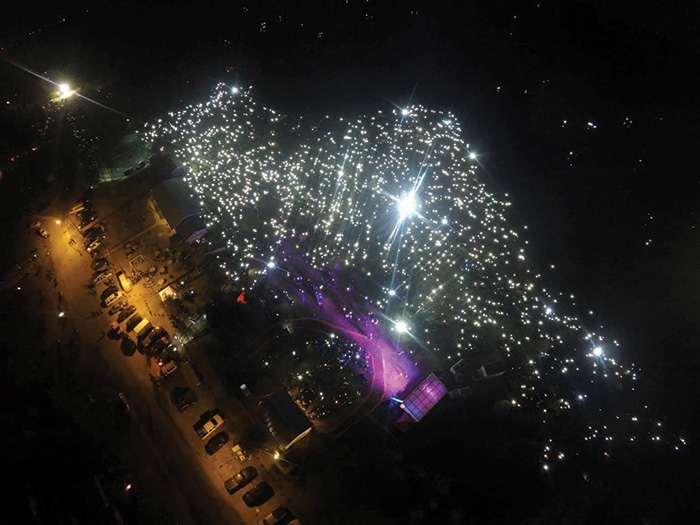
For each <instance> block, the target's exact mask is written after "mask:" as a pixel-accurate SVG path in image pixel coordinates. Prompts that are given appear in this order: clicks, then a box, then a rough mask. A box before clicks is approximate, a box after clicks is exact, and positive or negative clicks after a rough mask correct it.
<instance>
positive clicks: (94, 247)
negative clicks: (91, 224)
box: [86, 239, 102, 253]
mask: <svg viewBox="0 0 700 525" xmlns="http://www.w3.org/2000/svg"><path fill="white" fill-rule="evenodd" d="M101 245H102V241H100V240H99V239H97V240H95V241H92V242H91V243H90V246H88V247H87V248H86V250H87V252H88V253H91V252H94V251H95V250H97V248H99V247H100V246H101Z"/></svg>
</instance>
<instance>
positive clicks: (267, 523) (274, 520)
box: [259, 505, 294, 525]
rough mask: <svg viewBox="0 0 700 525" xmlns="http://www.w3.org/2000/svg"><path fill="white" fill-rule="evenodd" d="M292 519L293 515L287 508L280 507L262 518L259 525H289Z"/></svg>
mask: <svg viewBox="0 0 700 525" xmlns="http://www.w3.org/2000/svg"><path fill="white" fill-rule="evenodd" d="M293 519H294V514H292V512H291V511H290V510H289V509H288V508H287V507H284V506H282V505H280V506H279V507H277V508H276V509H275V510H273V511H272V512H271V513H270V514H268V515H267V516H266V517H265V518H263V519H262V520H261V521H260V524H259V525H289V522H290V521H292V520H293Z"/></svg>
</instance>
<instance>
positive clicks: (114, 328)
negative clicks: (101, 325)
mask: <svg viewBox="0 0 700 525" xmlns="http://www.w3.org/2000/svg"><path fill="white" fill-rule="evenodd" d="M109 329H110V331H111V332H112V333H114V334H115V335H119V336H120V335H122V334H123V333H124V329H123V328H122V327H121V326H119V323H115V322H112V324H111V325H110V327H109Z"/></svg>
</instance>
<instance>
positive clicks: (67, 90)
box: [58, 83, 75, 100]
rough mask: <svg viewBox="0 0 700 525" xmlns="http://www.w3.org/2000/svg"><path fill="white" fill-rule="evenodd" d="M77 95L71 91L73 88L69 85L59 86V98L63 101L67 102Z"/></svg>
mask: <svg viewBox="0 0 700 525" xmlns="http://www.w3.org/2000/svg"><path fill="white" fill-rule="evenodd" d="M74 94H75V91H74V90H72V89H71V87H70V86H69V85H68V84H65V83H64V84H59V85H58V98H60V99H61V100H65V99H67V98H70V97H71V96H73V95H74Z"/></svg>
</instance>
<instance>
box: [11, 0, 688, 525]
mask: <svg viewBox="0 0 700 525" xmlns="http://www.w3.org/2000/svg"><path fill="white" fill-rule="evenodd" d="M302 4H303V5H302ZM566 4H568V3H564V4H562V3H561V2H552V1H541V2H537V1H532V2H456V1H455V2H423V1H413V0H408V1H405V2H379V1H376V0H369V1H364V0H363V1H360V0H349V1H347V2H345V1H339V0H338V1H328V2H303V3H302V2H298V3H297V2H284V1H274V2H273V1H270V2H265V1H262V2H252V1H251V2H239V1H231V2H207V3H194V2H192V3H189V4H188V5H181V6H178V7H173V6H170V5H165V4H163V5H157V4H150V5H143V4H142V3H137V2H114V3H112V2H110V3H105V5H100V3H99V2H98V3H96V4H94V5H93V6H92V7H90V9H89V10H85V11H82V10H78V9H70V8H68V9H64V8H62V7H60V6H51V7H49V8H48V10H47V11H42V12H41V13H32V14H31V15H28V14H26V13H17V14H16V15H13V14H12V13H9V14H8V15H7V16H5V14H3V15H4V16H3V20H2V22H0V24H2V26H1V27H2V32H1V33H0V48H1V50H0V57H1V58H3V59H4V60H3V63H2V64H1V65H0V94H1V95H2V96H3V99H2V102H3V103H4V100H5V98H7V100H9V101H11V102H12V104H13V105H14V104H29V105H31V104H32V103H33V99H34V100H35V99H36V97H40V96H42V93H46V92H48V91H49V90H50V89H51V86H50V85H49V84H48V83H46V82H43V81H42V80H40V79H38V78H37V77H36V76H34V75H31V74H29V73H28V72H26V71H25V70H23V69H22V68H25V69H27V70H31V71H33V72H35V73H37V74H39V75H41V76H45V77H48V78H51V79H52V80H55V81H56V82H58V81H60V80H62V79H63V78H66V79H73V80H74V81H75V82H77V83H82V84H83V85H84V86H86V87H85V88H81V91H82V92H83V93H84V94H85V95H86V96H88V97H90V98H92V99H94V100H96V101H99V102H100V103H101V104H104V105H105V106H107V107H109V108H112V109H113V110H114V111H113V113H114V115H115V118H116V116H117V114H118V113H119V114H122V115H123V116H128V117H130V118H131V119H132V120H134V121H136V122H140V121H144V122H146V121H150V120H152V119H154V118H158V116H159V115H162V114H164V113H166V112H168V111H175V110H178V109H180V108H181V107H183V106H184V105H185V104H188V103H191V102H200V101H202V100H203V99H204V98H206V97H208V96H209V95H210V92H211V89H212V86H213V85H215V84H216V83H217V82H225V83H229V84H236V85H239V86H252V92H253V94H254V96H255V98H256V99H257V100H258V101H259V102H261V103H263V104H265V105H266V106H269V107H272V108H274V109H275V110H276V111H279V112H282V113H285V114H292V115H295V114H296V115H301V114H303V115H309V116H311V117H312V118H318V117H321V116H324V115H332V116H335V117H337V116H345V115H347V116H353V115H357V114H363V113H364V114H367V113H374V112H376V111H377V110H382V109H383V110H385V111H389V110H391V109H392V108H395V107H403V106H404V105H408V104H421V105H424V106H427V107H430V108H434V109H436V110H440V111H448V112H451V113H452V114H454V115H455V116H456V117H457V119H458V120H459V121H460V123H461V125H462V130H463V132H464V135H465V136H466V137H468V140H469V142H470V146H471V148H472V149H473V150H474V151H478V152H479V161H480V166H481V168H482V171H481V175H482V178H483V180H484V182H485V183H486V185H487V186H488V187H489V188H490V189H491V190H492V191H494V192H498V193H508V194H509V195H510V200H511V201H512V203H513V210H512V211H513V214H514V215H516V216H517V217H519V220H521V221H522V223H524V224H526V225H527V226H528V229H527V232H528V240H529V250H530V256H531V257H532V258H534V259H535V260H536V261H537V262H538V263H539V264H540V265H541V267H542V268H543V269H546V276H547V279H548V280H549V281H550V282H551V283H552V286H553V287H554V288H556V289H561V290H563V291H567V292H571V293H574V294H576V296H577V298H578V301H577V304H578V306H580V308H581V310H582V312H588V311H589V310H592V311H594V312H595V314H594V316H593V318H592V319H591V318H589V319H590V322H591V324H595V325H596V326H597V325H604V326H605V331H606V333H607V334H608V335H609V336H610V337H611V338H613V339H616V340H618V341H619V342H620V350H619V358H620V360H622V361H634V363H635V364H637V365H638V366H639V367H641V374H640V387H639V390H640V391H643V392H644V393H645V398H646V399H648V400H649V403H650V404H653V405H654V406H655V407H656V408H658V410H659V412H661V413H663V414H665V415H666V416H667V418H668V420H667V421H668V424H671V425H675V427H676V428H678V429H679V430H684V431H685V432H686V435H688V436H690V442H691V446H690V448H691V449H692V448H693V447H694V446H695V444H694V441H695V440H697V433H698V431H700V429H699V428H698V423H697V416H698V411H697V407H698V405H697V399H698V395H699V394H700V391H699V389H698V386H697V382H696V381H695V376H696V375H697V373H698V371H700V370H699V369H700V359H699V358H698V357H697V352H698V350H699V347H698V343H697V341H698V340H700V330H699V329H698V326H700V325H699V324H698V323H697V318H698V316H700V271H699V270H698V265H697V260H698V257H699V256H700V236H699V234H700V231H699V230H700V220H699V219H700V212H698V210H697V209H696V208H697V204H698V202H700V201H699V197H700V186H699V182H698V180H699V179H698V174H697V167H696V166H697V162H696V155H695V153H696V150H697V144H698V140H699V139H700V129H699V127H698V126H699V124H700V122H699V120H698V117H699V116H700V111H699V110H698V108H700V100H699V99H700V96H698V90H697V87H696V85H695V83H694V79H696V78H697V74H698V72H699V71H698V69H700V60H699V59H700V56H699V55H700V40H699V39H698V38H699V37H698V34H699V33H698V31H697V21H698V20H700V18H699V15H700V12H699V11H700V9H699V8H698V7H697V6H696V5H695V4H693V3H691V2H678V3H676V4H675V5H673V6H670V5H661V4H659V5H652V4H650V3H647V2H643V3H641V5H637V4H638V3H636V2H626V3H623V4H621V5H617V6H610V5H608V3H606V2H577V3H576V5H566ZM571 4H574V3H571ZM13 64H14V65H13ZM18 66H21V67H22V68H20V67H18ZM105 111H107V110H105ZM3 121H4V122H3V130H2V135H1V136H2V140H1V141H0V147H1V149H0V154H1V155H2V156H3V158H2V164H3V165H4V164H5V162H6V158H7V157H9V156H11V155H12V154H14V152H15V150H21V149H22V148H23V147H24V146H25V145H26V142H27V137H31V132H29V131H26V130H17V129H14V130H13V131H10V130H11V129H12V127H11V126H12V124H13V120H12V118H11V115H10V114H9V113H8V112H5V113H3ZM552 265H553V267H552ZM425 439H426V441H429V440H430V437H429V436H426V437H425ZM688 454H689V455H688V458H689V459H690V460H692V461H695V460H694V458H695V455H694V454H693V453H691V452H689V453H688ZM657 467H658V465H656V464H655V466H654V468H657ZM638 468H640V469H643V468H644V459H643V458H639V464H638ZM620 476H621V479H622V480H623V481H621V482H620V483H622V484H624V483H625V481H624V475H622V474H620ZM689 483H690V485H689V486H691V487H693V486H694V487H696V488H697V486H698V485H697V480H692V482H690V481H689ZM504 485H505V486H507V482H506V483H504ZM679 486H680V485H679ZM685 486H688V485H685ZM677 489H678V486H675V487H673V488H671V489H670V491H671V492H674V491H676V490H677ZM674 494H676V495H677V494H678V493H677V492H674ZM679 498H680V500H681V501H682V503H679V506H680V507H683V505H685V504H687V501H686V500H685V499H683V498H681V497H679ZM525 499H526V498H523V501H525ZM523 505H524V507H527V508H528V509H529V512H531V513H532V504H531V503H527V504H525V503H523ZM683 508H685V507H683ZM694 510H695V511H697V507H695V508H694ZM634 522H635V523H638V522H639V521H634ZM660 522H663V521H660Z"/></svg>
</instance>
